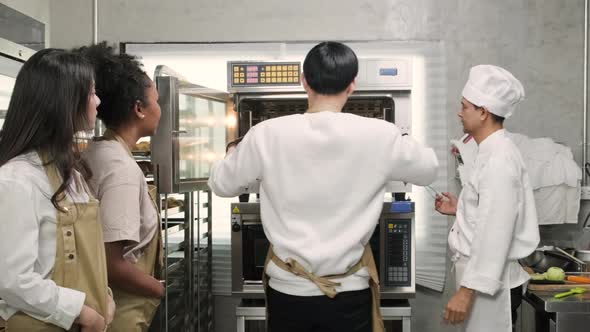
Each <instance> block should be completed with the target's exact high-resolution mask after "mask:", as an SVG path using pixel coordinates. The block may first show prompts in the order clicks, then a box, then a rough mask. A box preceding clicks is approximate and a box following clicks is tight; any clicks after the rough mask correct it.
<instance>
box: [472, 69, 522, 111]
mask: <svg viewBox="0 0 590 332" xmlns="http://www.w3.org/2000/svg"><path fill="white" fill-rule="evenodd" d="M463 97H464V98H465V99H467V100H468V101H469V102H470V103H472V104H474V105H476V106H480V107H485V108H486V109H487V110H488V111H490V112H491V113H493V114H496V115H498V116H501V117H503V118H508V117H510V116H511V115H512V113H513V112H514V110H515V109H516V105H517V104H518V103H520V102H521V101H522V100H523V99H524V88H523V87H522V84H521V83H520V81H519V80H517V79H516V78H515V77H514V76H513V75H512V74H511V73H510V72H508V71H507V70H506V69H504V68H500V67H497V66H492V65H479V66H475V67H473V68H471V70H470V71H469V79H468V80H467V83H466V84H465V87H464V88H463Z"/></svg>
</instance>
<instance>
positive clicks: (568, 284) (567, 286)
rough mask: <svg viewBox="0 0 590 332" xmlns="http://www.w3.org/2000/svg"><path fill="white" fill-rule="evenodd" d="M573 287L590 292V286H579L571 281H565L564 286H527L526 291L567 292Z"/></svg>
mask: <svg viewBox="0 0 590 332" xmlns="http://www.w3.org/2000/svg"><path fill="white" fill-rule="evenodd" d="M574 287H582V288H586V289H589V290H590V284H579V283H575V282H571V281H566V282H565V284H559V285H540V284H529V285H528V289H529V290H534V291H548V292H551V291H568V290H570V289H572V288H574Z"/></svg>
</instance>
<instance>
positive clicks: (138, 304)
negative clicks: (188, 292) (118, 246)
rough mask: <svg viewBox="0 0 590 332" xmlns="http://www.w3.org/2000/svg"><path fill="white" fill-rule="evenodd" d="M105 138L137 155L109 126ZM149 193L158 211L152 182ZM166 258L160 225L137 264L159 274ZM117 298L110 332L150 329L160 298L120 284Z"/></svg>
mask: <svg viewBox="0 0 590 332" xmlns="http://www.w3.org/2000/svg"><path fill="white" fill-rule="evenodd" d="M102 139H105V140H116V141H118V142H119V143H121V145H123V147H124V148H125V149H126V150H127V152H128V153H129V156H131V157H133V155H132V154H131V151H129V148H128V147H127V144H126V143H125V141H123V140H122V139H121V137H120V136H119V135H117V134H116V133H114V132H113V131H111V130H107V131H106V132H105V133H104V136H103V138H102ZM149 194H150V197H151V199H152V203H153V204H154V208H155V209H156V211H158V208H157V206H156V203H155V198H156V187H155V186H149ZM159 221H160V214H159V213H158V224H159ZM163 261H164V253H163V250H162V235H161V232H160V231H159V227H157V228H156V232H155V234H154V236H153V237H152V240H151V241H150V243H149V244H148V245H147V246H146V247H145V248H144V249H143V254H142V255H141V257H140V258H139V260H138V261H137V263H135V266H136V267H137V268H138V269H139V270H140V271H142V272H143V273H145V274H148V275H151V276H153V277H154V278H159V277H160V271H161V269H162V266H163ZM113 298H114V300H115V304H116V305H117V308H116V310H115V317H114V318H113V322H112V323H111V324H110V325H109V332H139V331H142V332H144V331H147V330H148V328H149V327H150V323H151V322H152V319H153V318H154V316H155V314H156V310H157V309H158V305H159V304H160V299H158V298H153V297H146V296H141V295H136V294H131V293H128V292H125V291H123V290H121V289H117V288H113Z"/></svg>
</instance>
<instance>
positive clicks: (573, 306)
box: [524, 290, 590, 332]
mask: <svg viewBox="0 0 590 332" xmlns="http://www.w3.org/2000/svg"><path fill="white" fill-rule="evenodd" d="M561 292H562V291H537V290H534V291H533V290H528V291H527V293H526V294H525V296H524V300H525V301H526V302H528V303H529V304H530V305H531V306H532V307H533V308H534V309H535V312H536V314H535V319H534V321H535V322H534V324H533V326H534V328H533V331H535V332H546V331H547V332H587V331H588V326H590V290H588V291H587V292H586V293H584V294H577V295H570V296H568V297H565V298H561V299H556V298H554V297H553V296H554V295H555V294H558V293H561Z"/></svg>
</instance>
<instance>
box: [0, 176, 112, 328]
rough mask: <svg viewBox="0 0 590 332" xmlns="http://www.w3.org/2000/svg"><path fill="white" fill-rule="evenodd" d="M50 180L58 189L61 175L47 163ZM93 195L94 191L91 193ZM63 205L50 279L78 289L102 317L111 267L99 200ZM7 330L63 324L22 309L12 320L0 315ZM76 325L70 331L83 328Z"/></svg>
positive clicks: (88, 303)
mask: <svg viewBox="0 0 590 332" xmlns="http://www.w3.org/2000/svg"><path fill="white" fill-rule="evenodd" d="M45 171H46V173H47V177H48V178H49V183H50V184H51V187H52V188H53V190H54V191H57V188H59V186H60V183H61V177H60V176H59V175H58V174H57V170H56V169H55V167H53V166H51V165H50V166H46V167H45ZM89 195H90V194H89ZM60 206H61V207H63V208H64V209H66V212H61V211H59V210H56V215H57V229H56V235H57V238H56V252H55V264H54V266H53V271H52V272H51V276H50V279H51V280H53V281H54V282H55V283H56V284H57V285H58V286H61V287H65V288H71V289H75V290H78V291H81V292H84V293H85V294H86V300H85V301H84V304H85V305H87V306H89V307H91V308H92V309H94V310H96V311H97V312H98V313H99V314H100V315H101V316H102V317H106V313H107V297H108V286H107V268H106V257H105V249H104V243H103V239H102V227H101V225H100V221H99V219H98V217H99V214H98V201H97V200H96V199H94V198H93V197H92V196H90V201H89V202H88V203H76V204H73V203H69V202H66V201H65V200H64V201H62V202H60ZM3 324H4V325H5V329H6V330H5V331H6V332H13V331H14V332H17V331H18V332H22V331H31V332H58V331H65V330H64V329H62V328H61V327H59V326H57V325H53V324H49V323H44V322H42V321H40V320H37V319H35V318H33V317H31V316H29V315H26V314H24V313H22V312H17V313H15V314H14V315H13V316H12V317H10V318H9V319H8V321H3V320H2V319H1V318H0V331H1V330H2V325H3ZM79 330H80V326H79V325H77V324H74V325H72V328H71V329H70V331H79Z"/></svg>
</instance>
